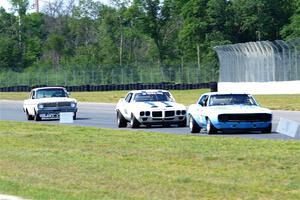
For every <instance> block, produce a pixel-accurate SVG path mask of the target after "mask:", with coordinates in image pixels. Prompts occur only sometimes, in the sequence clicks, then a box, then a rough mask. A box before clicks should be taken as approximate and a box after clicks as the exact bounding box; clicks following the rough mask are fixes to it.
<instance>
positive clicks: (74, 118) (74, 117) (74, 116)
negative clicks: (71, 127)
mask: <svg viewBox="0 0 300 200" xmlns="http://www.w3.org/2000/svg"><path fill="white" fill-rule="evenodd" d="M73 120H76V112H74V115H73Z"/></svg>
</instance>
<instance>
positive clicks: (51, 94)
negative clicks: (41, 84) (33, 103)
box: [36, 89, 67, 99]
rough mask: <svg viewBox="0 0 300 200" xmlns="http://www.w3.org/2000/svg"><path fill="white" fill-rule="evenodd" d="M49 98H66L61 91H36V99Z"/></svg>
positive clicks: (64, 93)
mask: <svg viewBox="0 0 300 200" xmlns="http://www.w3.org/2000/svg"><path fill="white" fill-rule="evenodd" d="M49 97H67V94H66V92H65V90H63V89H41V90H37V91H36V98H37V99H41V98H49Z"/></svg>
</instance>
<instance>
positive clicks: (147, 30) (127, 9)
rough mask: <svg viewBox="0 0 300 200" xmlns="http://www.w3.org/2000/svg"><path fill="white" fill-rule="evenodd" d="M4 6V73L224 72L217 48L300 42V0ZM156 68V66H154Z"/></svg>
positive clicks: (0, 31) (0, 11) (20, 1)
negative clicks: (33, 8) (37, 8)
mask: <svg viewBox="0 0 300 200" xmlns="http://www.w3.org/2000/svg"><path fill="white" fill-rule="evenodd" d="M9 2H10V3H11V5H12V10H11V11H6V10H5V9H4V8H0V71H2V72H3V71H8V70H11V71H16V72H22V71H24V70H34V69H38V68H49V69H50V68H51V69H54V70H58V69H60V68H68V69H73V68H85V69H88V67H89V66H98V67H100V68H101V67H102V68H104V67H112V66H118V67H122V66H128V65H132V66H139V65H143V64H144V63H147V66H150V67H151V66H158V67H159V69H160V70H161V73H164V70H165V68H166V67H168V68H172V66H175V65H176V66H178V65H180V66H182V67H188V66H189V64H191V63H193V64H196V65H197V67H198V68H199V70H201V69H203V68H208V69H209V70H214V71H218V62H217V57H216V54H215V52H214V51H213V49H212V48H213V47H214V46H217V45H224V44H231V43H242V42H248V41H258V40H270V41H272V40H277V39H285V40H290V39H294V38H297V37H299V36H300V29H299V27H300V0H163V1H160V0H132V1H130V0H111V3H110V5H104V4H102V3H101V2H99V1H94V0H79V3H75V0H68V1H65V0H55V1H52V2H49V3H47V4H46V5H45V6H44V8H43V10H42V12H40V13H29V12H28V10H29V1H28V0H10V1H9ZM149 63H151V64H150V65H149Z"/></svg>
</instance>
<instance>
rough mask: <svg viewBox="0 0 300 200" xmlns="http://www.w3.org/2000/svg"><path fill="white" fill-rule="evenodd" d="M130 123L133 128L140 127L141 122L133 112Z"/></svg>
mask: <svg viewBox="0 0 300 200" xmlns="http://www.w3.org/2000/svg"><path fill="white" fill-rule="evenodd" d="M130 125H131V128H138V127H139V126H140V122H139V121H138V120H137V119H136V118H135V116H134V115H133V114H131V119H130Z"/></svg>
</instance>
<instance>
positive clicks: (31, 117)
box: [26, 110, 34, 120]
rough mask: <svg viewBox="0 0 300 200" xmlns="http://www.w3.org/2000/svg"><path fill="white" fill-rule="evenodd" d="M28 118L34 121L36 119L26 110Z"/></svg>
mask: <svg viewBox="0 0 300 200" xmlns="http://www.w3.org/2000/svg"><path fill="white" fill-rule="evenodd" d="M26 117H27V120H33V119H34V117H33V116H32V115H29V113H28V110H26Z"/></svg>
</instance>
